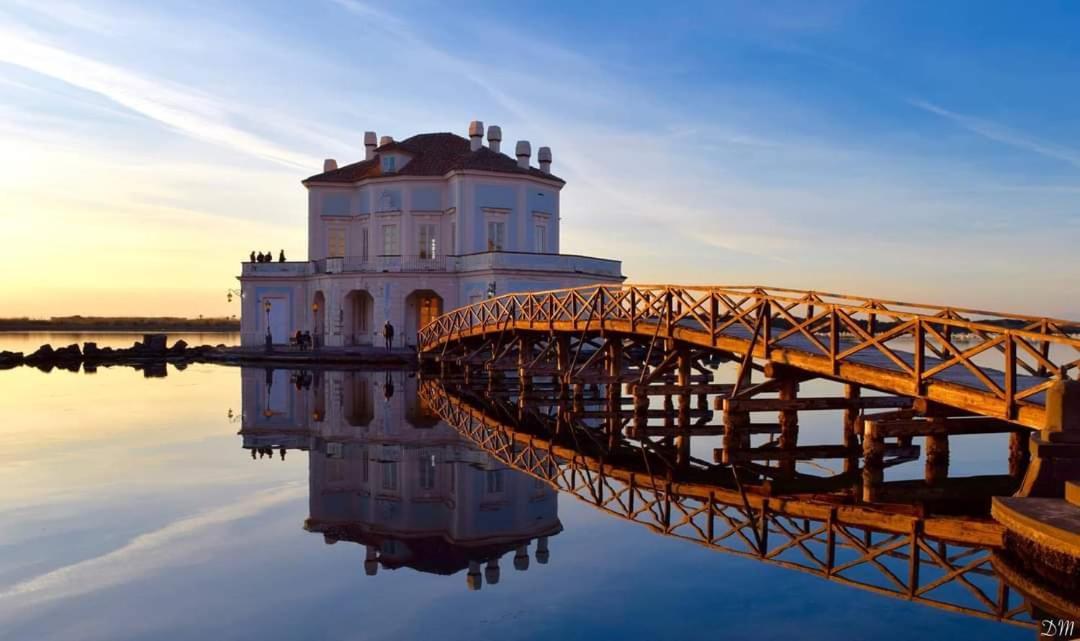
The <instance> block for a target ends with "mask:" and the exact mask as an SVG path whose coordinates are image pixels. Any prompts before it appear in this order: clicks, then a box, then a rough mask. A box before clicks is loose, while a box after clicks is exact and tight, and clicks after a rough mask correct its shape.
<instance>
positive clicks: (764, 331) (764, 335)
mask: <svg viewBox="0 0 1080 641" xmlns="http://www.w3.org/2000/svg"><path fill="white" fill-rule="evenodd" d="M758 313H759V314H762V315H763V317H764V320H763V324H762V326H761V340H762V347H761V351H762V357H763V358H765V359H766V360H768V358H769V341H771V340H772V331H771V329H770V327H771V325H772V322H771V321H772V318H770V317H771V316H772V311H771V307H770V306H769V299H768V298H762V299H761V309H760V310H759V311H758ZM750 349H751V351H753V349H754V346H753V345H751V346H750Z"/></svg>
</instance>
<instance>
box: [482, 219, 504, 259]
mask: <svg viewBox="0 0 1080 641" xmlns="http://www.w3.org/2000/svg"><path fill="white" fill-rule="evenodd" d="M505 245H506V223H505V222H503V221H501V220H489V221H488V224H487V248H488V251H489V252H501V251H502V250H503V247H504V246H505Z"/></svg>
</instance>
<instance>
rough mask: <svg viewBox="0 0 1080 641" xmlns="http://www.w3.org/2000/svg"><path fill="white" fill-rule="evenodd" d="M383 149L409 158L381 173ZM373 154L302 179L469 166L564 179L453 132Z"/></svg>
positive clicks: (430, 172) (442, 171)
mask: <svg viewBox="0 0 1080 641" xmlns="http://www.w3.org/2000/svg"><path fill="white" fill-rule="evenodd" d="M384 152H401V153H405V154H409V155H410V156H412V159H411V160H409V162H408V163H406V164H405V166H404V167H401V168H400V169H399V170H397V171H395V172H393V173H390V174H384V173H383V171H382V163H381V162H380V160H379V154H381V153H384ZM375 154H376V155H375V157H374V158H372V159H371V160H361V161H360V162H354V163H352V164H351V165H344V166H342V167H339V168H337V169H335V170H333V171H326V172H323V173H321V174H315V175H314V176H310V177H308V178H305V179H304V180H303V182H304V183H305V184H306V183H308V182H319V183H355V182H358V181H361V180H364V179H366V178H378V177H381V176H444V175H446V174H447V173H449V172H452V171H463V170H469V169H472V170H477V171H493V172H497V173H502V174H516V175H519V176H521V175H528V176H533V177H535V178H543V179H545V180H555V181H558V182H563V183H564V182H566V181H565V180H563V179H562V178H559V177H558V176H556V175H554V174H549V173H547V172H544V171H540V170H539V169H537V168H535V167H529V168H528V169H524V168H522V167H518V164H517V160H515V159H514V158H511V157H510V156H507V155H506V154H503V153H496V152H494V151H492V150H491V149H490V148H488V147H481V148H480V149H478V150H476V151H471V150H470V145H469V140H468V139H467V138H462V137H461V136H459V135H457V134H452V133H436V134H417V135H415V136H412V137H411V138H406V139H405V140H401V141H397V140H395V141H393V142H389V143H387V144H385V145H383V146H381V147H379V148H377V149H376V150H375Z"/></svg>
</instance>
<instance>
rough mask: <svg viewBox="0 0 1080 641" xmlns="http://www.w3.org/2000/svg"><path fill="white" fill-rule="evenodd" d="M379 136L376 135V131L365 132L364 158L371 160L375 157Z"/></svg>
mask: <svg viewBox="0 0 1080 641" xmlns="http://www.w3.org/2000/svg"><path fill="white" fill-rule="evenodd" d="M376 141H378V138H376V137H375V132H374V131H365V132H364V160H371V159H372V158H374V157H375V147H377V146H378V144H377V142H376Z"/></svg>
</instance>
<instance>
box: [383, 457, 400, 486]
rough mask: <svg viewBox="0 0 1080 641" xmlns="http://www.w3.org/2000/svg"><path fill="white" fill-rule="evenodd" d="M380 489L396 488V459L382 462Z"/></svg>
mask: <svg viewBox="0 0 1080 641" xmlns="http://www.w3.org/2000/svg"><path fill="white" fill-rule="evenodd" d="M381 467H382V489H384V490H389V491H391V492H392V491H394V490H396V489H397V461H390V462H388V463H382V464H381Z"/></svg>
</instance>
